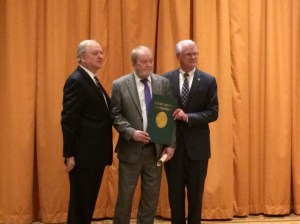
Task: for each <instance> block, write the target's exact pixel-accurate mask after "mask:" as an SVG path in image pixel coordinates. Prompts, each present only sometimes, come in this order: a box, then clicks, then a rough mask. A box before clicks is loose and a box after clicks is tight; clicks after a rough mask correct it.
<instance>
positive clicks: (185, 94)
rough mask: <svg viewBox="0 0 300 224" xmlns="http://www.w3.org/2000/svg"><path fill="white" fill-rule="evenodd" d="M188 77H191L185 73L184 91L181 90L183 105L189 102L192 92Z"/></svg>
mask: <svg viewBox="0 0 300 224" xmlns="http://www.w3.org/2000/svg"><path fill="white" fill-rule="evenodd" d="M188 77H189V74H188V73H184V80H183V84H182V89H181V100H182V104H183V105H185V103H186V100H187V98H188V95H189V91H190V86H189V80H188Z"/></svg>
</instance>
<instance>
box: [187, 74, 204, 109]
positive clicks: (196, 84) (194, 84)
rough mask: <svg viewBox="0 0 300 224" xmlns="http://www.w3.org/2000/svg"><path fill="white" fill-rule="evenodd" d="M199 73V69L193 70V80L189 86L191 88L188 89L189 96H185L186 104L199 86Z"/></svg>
mask: <svg viewBox="0 0 300 224" xmlns="http://www.w3.org/2000/svg"><path fill="white" fill-rule="evenodd" d="M200 76H201V74H200V73H199V71H197V70H196V71H195V74H194V78H193V82H192V86H191V89H190V92H189V96H188V98H187V101H186V104H188V103H189V99H190V98H192V97H193V94H195V93H196V90H197V89H198V88H199V85H200V83H201V77H200Z"/></svg>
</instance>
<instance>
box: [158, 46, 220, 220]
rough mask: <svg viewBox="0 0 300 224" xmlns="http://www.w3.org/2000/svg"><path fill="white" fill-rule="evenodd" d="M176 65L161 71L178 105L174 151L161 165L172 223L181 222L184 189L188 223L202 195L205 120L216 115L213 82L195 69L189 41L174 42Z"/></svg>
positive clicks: (196, 216) (206, 145) (205, 162)
mask: <svg viewBox="0 0 300 224" xmlns="http://www.w3.org/2000/svg"><path fill="white" fill-rule="evenodd" d="M176 57H177V60H178V61H179V63H180V68H179V69H176V70H174V71H171V72H168V73H166V74H164V77H166V78H168V79H169V80H170V85H171V89H172V93H173V95H174V97H176V98H177V99H178V102H179V108H178V109H176V110H175V111H174V113H173V116H174V119H175V120H176V121H177V122H176V123H177V130H176V141H177V144H176V152H175V154H174V157H173V159H172V160H170V161H169V162H167V163H166V164H165V170H166V176H167V181H168V193H169V203H170V208H171V221H172V224H183V223H186V221H185V188H186V190H187V199H188V223H189V224H199V223H201V210H202V196H203V189H204V182H205V178H206V173H207V166H208V159H209V158H210V136H209V135H210V134H209V126H208V123H210V122H213V121H215V120H217V118H218V97H217V84H216V80H215V78H214V77H213V76H211V75H209V74H207V73H204V72H202V71H200V70H198V69H197V68H196V66H197V57H198V50H197V45H196V44H195V42H193V41H192V40H183V41H180V42H179V43H178V44H177V45H176Z"/></svg>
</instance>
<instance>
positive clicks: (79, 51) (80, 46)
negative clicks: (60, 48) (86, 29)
mask: <svg viewBox="0 0 300 224" xmlns="http://www.w3.org/2000/svg"><path fill="white" fill-rule="evenodd" d="M92 43H97V41H95V40H84V41H81V42H80V43H79V44H78V47H77V61H78V62H80V57H81V55H82V54H83V53H84V52H85V50H86V48H87V47H88V46H90V45H91V44H92Z"/></svg>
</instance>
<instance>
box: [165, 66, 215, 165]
mask: <svg viewBox="0 0 300 224" xmlns="http://www.w3.org/2000/svg"><path fill="white" fill-rule="evenodd" d="M163 76H164V77H166V78H167V79H169V80H170V85H171V89H172V93H173V95H174V97H176V98H177V99H178V102H179V107H180V108H182V109H183V111H184V112H185V113H187V114H188V123H185V122H183V121H177V138H179V137H180V136H181V137H183V140H184V142H185V145H186V149H187V152H188V155H189V157H190V159H192V160H202V159H208V158H210V155H211V153H210V137H209V126H208V123H210V122H213V121H215V120H217V118H218V97H217V83H216V80H215V78H214V77H213V76H211V75H209V74H207V73H204V72H202V71H200V70H198V69H196V71H195V75H194V79H193V82H192V86H191V89H190V92H189V96H188V99H187V102H186V105H185V106H183V105H182V102H181V96H180V86H179V69H176V70H174V71H171V72H168V73H166V74H164V75H163Z"/></svg>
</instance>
